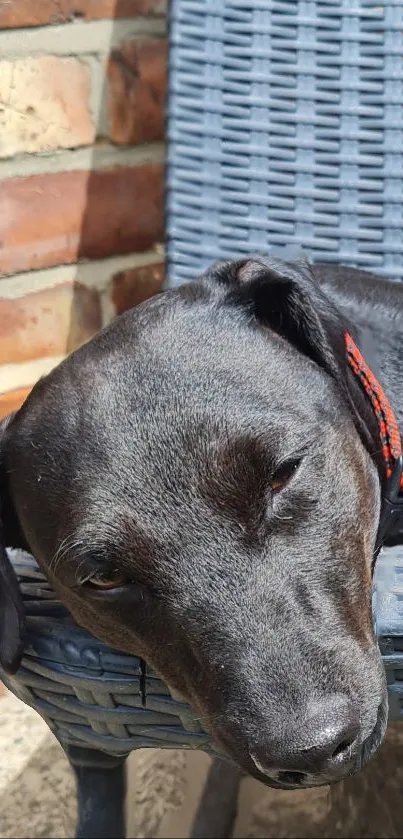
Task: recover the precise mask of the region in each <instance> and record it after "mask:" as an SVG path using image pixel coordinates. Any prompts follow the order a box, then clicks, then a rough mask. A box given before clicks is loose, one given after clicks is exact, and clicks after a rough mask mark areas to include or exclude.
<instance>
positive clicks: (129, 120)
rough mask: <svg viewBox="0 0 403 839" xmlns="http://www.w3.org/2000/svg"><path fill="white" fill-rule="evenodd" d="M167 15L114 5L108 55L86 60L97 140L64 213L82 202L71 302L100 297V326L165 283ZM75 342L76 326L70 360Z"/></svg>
mask: <svg viewBox="0 0 403 839" xmlns="http://www.w3.org/2000/svg"><path fill="white" fill-rule="evenodd" d="M112 2H113V0H112ZM108 6H111V3H110V2H109V3H108ZM164 11H165V3H164V2H163V0H115V2H114V3H113V18H112V19H111V20H110V21H109V22H108V21H104V22H103V24H102V25H103V26H105V29H108V38H107V43H105V46H104V49H103V50H102V51H101V52H99V53H98V54H97V55H95V56H94V55H91V56H83V60H84V61H85V62H86V64H87V68H88V74H89V77H90V79H91V104H92V116H93V120H94V127H95V140H94V143H93V146H92V149H91V159H90V162H89V166H88V169H84V170H80V171H75V172H69V173H65V185H64V186H65V189H66V191H67V193H68V195H69V201H68V205H69V206H71V207H73V208H74V206H76V207H80V198H81V211H80V229H79V241H78V246H77V257H78V260H79V264H78V266H77V277H76V284H75V289H76V290H75V297H76V298H77V297H78V296H79V295H80V294H81V295H82V285H87V286H88V285H89V286H90V287H91V288H93V289H95V290H96V292H97V293H98V295H99V301H98V302H97V301H96V300H93V302H92V305H93V312H94V316H95V318H96V319H97V322H98V323H99V326H101V325H103V324H105V323H107V322H108V321H110V320H111V318H112V317H113V316H114V315H115V314H120V313H122V312H123V311H125V310H126V309H128V308H130V307H131V306H133V305H136V304H137V303H139V302H141V301H142V300H144V299H146V298H147V297H149V296H151V295H153V294H155V293H157V292H158V291H160V289H161V286H162V282H163V279H164V257H163V241H164V222H163V218H164V207H163V201H164V147H163V141H164V123H165V92H166V66H167V41H166V37H165V17H164ZM90 48H91V45H90V44H89V49H90ZM100 261H101V262H100ZM97 307H98V313H96V312H95V310H96V308H97ZM74 312H75V316H77V306H76V305H75V304H74V302H73V305H72V315H73V313H74ZM76 332H77V329H76V326H75V324H74V323H73V320H72V324H71V336H70V339H69V346H68V349H69V350H71V349H74V345H75V333H76Z"/></svg>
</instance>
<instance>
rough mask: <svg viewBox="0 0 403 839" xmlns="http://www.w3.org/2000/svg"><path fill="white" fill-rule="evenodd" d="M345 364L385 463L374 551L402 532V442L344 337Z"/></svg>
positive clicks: (378, 390)
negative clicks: (364, 401)
mask: <svg viewBox="0 0 403 839" xmlns="http://www.w3.org/2000/svg"><path fill="white" fill-rule="evenodd" d="M344 338H345V346H346V352H347V359H348V363H349V365H350V367H351V369H352V371H353V373H354V374H355V376H357V378H358V379H359V381H360V384H361V386H362V388H363V389H364V391H365V393H366V394H367V396H368V398H369V401H370V403H371V405H372V408H373V411H374V414H375V416H376V419H377V421H378V426H379V437H380V440H381V445H382V454H383V458H384V461H385V472H386V478H387V481H386V489H385V493H384V496H383V499H382V500H383V505H382V512H381V518H380V522H379V530H378V537H377V548H376V549H377V550H379V549H380V547H381V546H382V544H383V543H384V542H385V541H386V540H387V539H388V538H393V537H394V536H396V535H397V533H398V532H399V531H401V530H403V495H402V493H403V457H402V440H401V436H400V430H399V426H398V422H397V419H396V416H395V414H394V411H393V409H392V407H391V405H390V402H389V400H388V399H387V397H386V394H385V392H384V390H383V388H382V386H381V384H380V383H379V382H378V380H377V378H376V376H374V374H373V372H372V370H371V369H370V367H369V366H368V364H367V362H366V361H365V359H364V358H363V356H362V355H361V353H360V350H359V349H358V347H357V345H356V344H355V343H354V341H353V339H352V337H351V335H349V334H348V333H346V334H345V336H344Z"/></svg>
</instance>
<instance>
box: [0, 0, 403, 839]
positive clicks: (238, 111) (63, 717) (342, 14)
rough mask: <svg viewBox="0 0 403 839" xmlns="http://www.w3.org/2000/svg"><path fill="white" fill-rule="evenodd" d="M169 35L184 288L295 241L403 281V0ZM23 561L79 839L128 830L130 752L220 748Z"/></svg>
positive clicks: (33, 663) (400, 619)
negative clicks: (79, 621)
mask: <svg viewBox="0 0 403 839" xmlns="http://www.w3.org/2000/svg"><path fill="white" fill-rule="evenodd" d="M170 39H171V48H170V84H169V99H168V167H167V213H166V224H167V246H168V275H169V278H170V284H171V285H173V284H174V283H180V282H183V281H185V280H190V279H192V278H194V276H195V275H196V274H197V273H199V272H200V271H201V270H203V269H204V268H205V267H206V266H207V265H208V264H210V263H211V262H212V261H213V260H215V259H219V258H223V257H227V256H231V257H234V256H237V255H240V254H245V253H250V252H256V251H263V252H265V251H269V250H272V249H273V248H275V249H276V250H277V251H278V250H279V249H281V248H283V247H284V246H288V245H293V246H296V247H297V248H302V249H304V250H305V251H306V252H308V253H309V255H310V257H311V258H312V259H313V260H315V259H320V260H322V261H344V262H348V263H350V264H352V265H358V266H361V267H366V268H370V269H371V268H372V269H374V270H376V271H377V272H379V273H381V274H385V275H387V276H389V277H390V278H393V279H395V280H401V279H403V238H402V235H401V232H402V222H403V0H388V2H387V3H384V4H383V5H382V4H380V3H379V2H378V0H320V2H315V1H314V0H287V2H286V1H285V0H250V2H249V3H248V2H244V0H172V1H171V4H170ZM13 561H14V563H15V567H16V570H17V573H18V576H19V579H20V585H21V588H22V591H23V595H24V598H25V602H26V607H27V613H28V630H29V631H28V641H27V648H26V651H25V655H24V659H23V662H22V666H21V668H20V670H19V671H18V673H17V674H16V675H15V676H14V677H12V678H9V679H7V680H6V682H7V685H8V686H9V688H10V689H11V690H12V691H13V692H14V693H15V694H16V695H17V696H19V697H20V698H21V699H22V700H23V701H24V702H26V703H28V704H29V705H32V706H33V707H34V708H36V710H37V711H39V713H40V714H41V715H42V716H43V717H44V718H45V720H46V721H47V722H48V724H49V726H50V728H51V729H52V731H53V732H54V733H55V735H56V737H57V738H58V740H59V741H60V743H61V744H62V746H63V748H64V749H65V751H66V753H67V755H68V757H69V759H70V761H71V763H72V765H73V767H74V769H75V772H76V776H77V782H78V798H79V824H78V829H77V836H78V837H90V836H94V837H95V836H97V837H114V836H116V837H122V836H124V817H123V796H124V760H125V758H126V756H127V755H128V754H129V753H130V751H132V750H133V749H137V748H143V747H147V746H153V747H161V748H178V747H179V748H198V749H203V750H207V751H212V749H211V745H210V743H209V740H208V738H207V736H206V734H205V733H204V732H203V730H202V729H201V727H200V723H199V722H198V721H197V720H196V719H195V716H194V715H193V713H192V710H191V709H190V708H189V707H188V706H186V705H184V704H183V703H182V702H180V701H178V700H177V699H176V698H175V697H173V696H171V694H170V691H169V690H168V688H167V687H166V686H165V685H164V684H163V683H162V682H161V680H160V679H158V678H157V677H156V676H155V675H154V674H153V673H152V671H150V670H149V669H148V668H147V667H146V665H145V664H143V663H142V662H141V661H140V660H139V659H138V658H136V657H131V656H128V655H125V654H122V653H119V652H118V651H115V650H111V649H109V648H108V647H107V646H105V645H104V644H102V643H100V642H99V641H97V640H96V639H95V638H93V637H92V636H90V635H89V634H88V633H87V632H85V631H84V630H82V629H80V628H79V627H77V626H76V625H75V624H74V622H73V621H72V619H71V618H70V617H69V616H68V615H67V614H66V612H65V610H64V608H63V607H62V605H61V604H60V603H59V602H58V601H57V600H56V598H55V596H54V594H53V593H52V591H51V589H50V587H49V584H48V583H47V582H46V580H44V578H43V576H42V574H41V573H40V571H39V570H38V567H37V566H36V564H35V562H34V560H33V559H32V558H30V557H28V556H26V555H21V554H14V556H13ZM402 572H403V550H399V549H393V550H389V551H385V552H383V553H382V554H381V555H380V557H379V560H378V565H377V571H376V581H375V586H374V617H375V621H376V628H377V632H378V637H379V643H380V647H381V651H382V654H383V659H384V664H385V668H386V672H387V678H388V684H389V702H390V718H391V719H394V720H399V719H401V718H402V707H403V705H402V692H403V687H402V685H403V605H402V604H403V587H402V582H401V580H402ZM106 790H107V792H108V794H107V796H106V795H105V792H106ZM106 801H107V804H106ZM194 835H196V833H194ZM197 835H202V829H201V828H200V829H199V833H198V834H197ZM215 835H217V836H218V835H228V833H225V830H224V827H223V828H222V832H221V833H217V832H216V833H215Z"/></svg>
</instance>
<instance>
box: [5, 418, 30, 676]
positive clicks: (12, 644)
mask: <svg viewBox="0 0 403 839" xmlns="http://www.w3.org/2000/svg"><path fill="white" fill-rule="evenodd" d="M11 421H12V417H8V418H7V419H5V420H3V421H2V422H0V664H1V666H2V668H3V670H4V671H5V672H6V673H15V671H16V670H18V667H19V664H20V661H21V656H22V651H23V647H24V636H25V611H24V604H23V601H22V597H21V592H20V587H19V585H18V580H17V577H16V575H15V572H14V569H13V566H12V564H11V562H10V559H9V557H8V554H7V550H6V548H7V547H21V546H22V545H23V544H24V540H23V538H22V536H21V535H20V534H19V532H18V521H17V516H16V513H15V510H14V509H13V506H12V502H11V499H10V496H9V491H8V479H7V473H6V469H5V464H4V456H3V455H4V442H5V436H6V430H7V428H8V426H9V425H10V422H11Z"/></svg>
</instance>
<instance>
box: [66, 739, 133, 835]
mask: <svg viewBox="0 0 403 839" xmlns="http://www.w3.org/2000/svg"><path fill="white" fill-rule="evenodd" d="M65 751H66V754H67V757H68V759H69V761H70V763H71V765H72V767H73V769H74V773H75V776H76V782H77V803H78V821H77V829H76V839H125V836H126V824H125V797H126V766H125V763H126V757H112V756H110V755H106V754H104V753H103V752H98V751H96V750H94V749H87V748H80V747H77V746H73V747H71V746H67V747H66V748H65Z"/></svg>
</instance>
